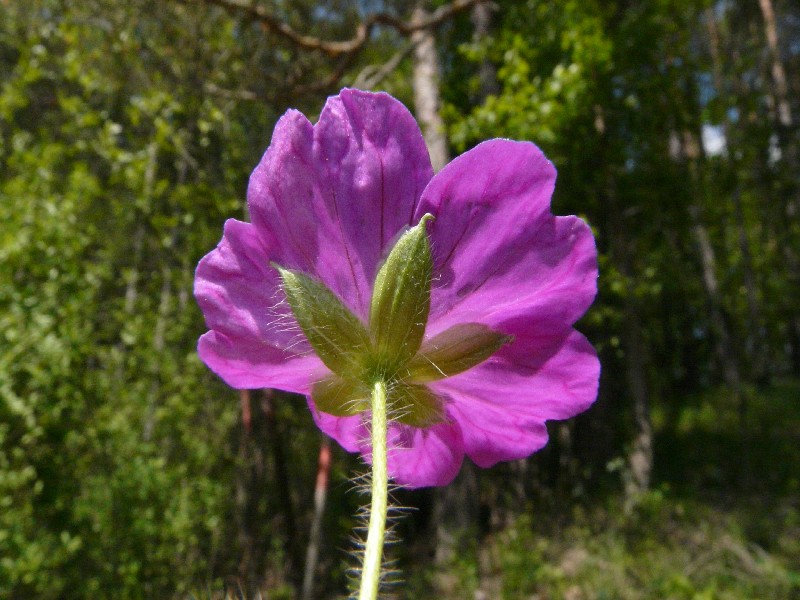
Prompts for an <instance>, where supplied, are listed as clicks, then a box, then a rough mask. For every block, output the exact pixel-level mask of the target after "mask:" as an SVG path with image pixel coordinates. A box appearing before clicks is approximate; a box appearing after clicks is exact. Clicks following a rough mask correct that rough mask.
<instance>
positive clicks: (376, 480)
mask: <svg viewBox="0 0 800 600" xmlns="http://www.w3.org/2000/svg"><path fill="white" fill-rule="evenodd" d="M388 495H389V476H388V474H387V469H386V383H385V382H383V381H377V382H375V385H374V386H373V387H372V506H371V507H370V512H369V529H368V532H367V547H366V548H365V550H364V566H363V569H362V570H361V588H360V591H359V594H358V598H359V600H376V599H377V597H378V588H379V586H380V579H381V566H382V563H383V537H384V533H385V531H386V507H387V497H388Z"/></svg>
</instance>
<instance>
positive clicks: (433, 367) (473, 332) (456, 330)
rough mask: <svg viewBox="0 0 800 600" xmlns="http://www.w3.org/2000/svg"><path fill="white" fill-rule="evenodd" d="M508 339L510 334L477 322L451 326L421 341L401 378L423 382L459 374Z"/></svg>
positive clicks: (485, 357)
mask: <svg viewBox="0 0 800 600" xmlns="http://www.w3.org/2000/svg"><path fill="white" fill-rule="evenodd" d="M512 339H513V336H510V335H505V334H502V333H499V332H497V331H494V330H492V329H490V328H489V327H487V326H486V325H481V324H480V323H461V324H459V325H454V326H453V327H451V328H450V329H447V330H445V331H443V332H442V333H440V334H439V335H437V336H435V337H433V338H431V339H429V340H427V341H426V342H425V343H424V344H422V347H421V348H420V349H419V352H418V353H417V355H416V356H415V357H414V358H413V359H412V360H411V362H409V363H408V365H407V369H408V375H407V376H406V377H405V378H404V379H405V380H406V381H409V382H413V383H426V382H428V381H437V380H439V379H444V378H445V377H449V376H450V375H455V374H457V373H462V372H464V371H466V370H467V369H471V368H472V367H474V366H476V365H479V364H480V363H482V362H483V361H485V360H486V359H487V358H489V357H490V356H491V355H492V354H494V353H495V352H497V351H498V350H499V349H500V348H501V347H502V346H503V345H504V344H507V343H508V342H510V341H511V340H512Z"/></svg>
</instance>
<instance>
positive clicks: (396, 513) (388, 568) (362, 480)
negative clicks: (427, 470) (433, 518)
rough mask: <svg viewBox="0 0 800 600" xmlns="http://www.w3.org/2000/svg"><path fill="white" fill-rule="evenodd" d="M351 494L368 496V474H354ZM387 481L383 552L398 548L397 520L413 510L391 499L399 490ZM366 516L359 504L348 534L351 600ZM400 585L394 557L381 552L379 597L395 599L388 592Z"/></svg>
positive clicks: (365, 508)
mask: <svg viewBox="0 0 800 600" xmlns="http://www.w3.org/2000/svg"><path fill="white" fill-rule="evenodd" d="M350 481H351V484H352V488H351V491H353V492H355V493H357V494H359V495H360V496H369V494H370V491H371V483H372V478H371V474H370V472H369V471H366V472H362V473H359V474H357V475H355V476H354V477H353V478H352V479H351V480H350ZM400 487H401V486H398V485H396V484H394V483H392V482H391V481H390V482H389V490H388V492H389V503H388V507H387V509H388V510H387V517H386V531H385V537H384V549H386V548H391V547H393V546H396V545H398V544H399V543H400V542H401V541H402V540H401V539H400V537H399V536H398V533H397V528H398V526H399V523H400V519H401V518H402V517H403V516H405V515H407V514H409V513H410V512H412V511H414V510H416V509H415V508H414V507H410V506H403V505H401V504H399V503H398V502H397V500H396V498H395V497H394V492H396V491H397V490H398V489H400ZM369 517H370V505H369V504H364V505H362V506H361V507H360V508H359V509H358V511H357V513H356V519H357V524H356V526H355V527H354V528H353V530H352V533H351V535H350V549H349V554H350V555H351V556H352V558H353V561H354V562H353V566H352V567H351V568H349V569H348V570H347V579H348V587H349V588H350V596H348V597H349V598H351V599H355V598H357V597H358V585H359V581H360V579H361V565H362V564H363V560H364V548H365V546H366V534H367V529H368V524H369ZM402 583H403V579H402V572H401V571H400V569H399V568H398V567H397V560H396V559H394V558H387V557H386V553H385V552H384V556H383V561H382V564H381V573H380V591H381V598H392V597H396V596H395V595H394V594H393V593H392V590H393V589H394V588H396V587H398V586H399V585H400V584H402Z"/></svg>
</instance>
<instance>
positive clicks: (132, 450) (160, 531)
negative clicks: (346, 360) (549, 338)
mask: <svg viewBox="0 0 800 600" xmlns="http://www.w3.org/2000/svg"><path fill="white" fill-rule="evenodd" d="M371 15H372V16H371ZM374 15H381V16H377V17H376V16H374ZM293 32H296V34H297V35H295V33H293ZM303 36H305V37H303ZM334 40H339V41H341V40H350V42H349V43H343V44H338V45H337V44H331V43H327V42H330V41H334ZM345 85H349V86H354V87H361V88H365V89H383V90H387V91H389V92H390V93H392V94H394V95H395V96H397V97H398V98H400V99H402V100H403V101H405V102H406V104H407V105H408V106H409V107H410V108H412V110H413V111H414V112H415V113H416V115H417V117H418V119H419V120H420V123H421V126H422V127H423V129H424V131H425V134H426V139H427V141H428V143H429V147H430V149H431V155H432V158H433V160H434V163H435V164H436V165H437V166H441V164H442V163H443V162H445V161H446V160H448V158H449V157H450V156H453V155H455V154H457V153H460V152H462V151H464V150H466V149H468V148H469V147H471V146H473V145H474V144H476V143H477V142H479V141H481V140H483V139H486V138H491V137H510V138H515V139H526V140H532V141H535V142H536V143H537V144H539V145H540V146H541V147H542V148H543V149H544V151H545V152H546V153H547V155H548V156H549V157H550V158H551V159H552V160H553V161H554V163H555V164H556V166H557V167H558V169H559V180H558V185H557V190H556V195H555V199H554V211H555V212H556V213H559V214H569V213H574V214H579V215H581V216H583V217H584V218H585V219H587V221H588V222H589V223H590V224H591V225H592V226H593V228H594V230H595V232H596V235H597V240H598V245H599V249H600V253H601V257H600V266H601V279H600V293H599V296H598V299H597V302H596V304H595V305H594V307H593V308H592V309H591V310H590V312H589V313H588V315H587V316H586V317H585V318H584V319H583V320H582V322H581V323H580V324H579V327H580V329H581V330H582V331H583V332H584V333H586V334H587V335H588V337H589V338H590V339H591V340H592V342H593V343H594V344H595V346H596V347H597V349H598V351H599V352H600V355H601V360H602V364H603V377H602V382H601V392H600V398H599V400H598V402H597V404H596V405H595V406H594V408H592V409H591V410H590V411H589V412H588V413H587V414H585V415H583V416H581V417H580V418H578V419H575V420H573V421H570V422H568V423H561V424H560V423H551V424H550V433H551V443H550V444H549V446H548V447H547V449H546V450H544V451H543V452H540V453H539V454H537V455H535V456H533V457H531V458H530V459H529V460H525V461H520V462H517V463H511V464H505V465H499V466H498V467H496V468H494V469H491V470H487V471H479V470H478V469H475V468H470V467H467V468H465V469H464V471H463V472H462V474H461V475H460V476H459V479H458V480H457V481H456V483H455V484H453V485H452V486H450V487H448V488H445V489H441V490H423V491H416V492H408V491H400V492H398V493H397V499H398V502H400V503H403V504H404V505H406V506H409V507H412V508H413V509H414V510H412V511H411V512H410V513H409V514H408V515H407V516H406V517H405V518H403V519H402V520H400V521H399V522H398V525H397V530H398V534H399V537H400V538H401V539H402V540H403V541H402V543H401V544H398V545H396V546H395V547H394V548H393V549H392V550H390V555H391V556H392V557H393V558H395V559H396V563H395V566H396V568H397V572H398V575H397V579H398V580H402V581H403V584H402V586H400V587H398V588H397V589H396V594H397V595H398V597H415V598H445V599H446V598H476V599H480V598H537V599H546V598H547V599H550V598H565V599H570V600H577V599H582V598H598V599H599V598H693V599H712V598H787V599H788V598H800V499H799V497H800V407H799V406H798V401H800V310H798V292H800V221H799V220H798V210H799V209H800V177H799V176H798V174H799V173H800V149H799V147H798V120H800V101H799V100H798V98H799V97H800V6H798V4H797V3H795V2H791V1H789V0H741V1H738V2H734V1H729V0H717V1H712V0H707V1H700V0H647V1H645V0H641V1H635V0H630V1H620V2H602V1H598V0H563V1H560V2H546V1H544V0H495V1H494V2H493V3H491V4H485V3H480V2H476V1H470V0H455V1H453V2H450V3H447V2H435V1H433V0H431V1H430V2H422V1H420V2H417V3H411V2H395V1H392V0H386V1H382V0H360V1H358V2H355V1H353V2H351V1H345V0H327V1H322V2H312V1H310V0H258V1H257V2H254V3H253V4H250V3H248V2H247V0H182V1H179V0H129V1H126V2H120V1H115V0H80V1H78V2H68V1H66V0H0V596H2V597H7V598H13V599H31V598H41V599H59V598H74V599H81V598H120V599H128V598H131V599H136V598H222V597H225V595H226V594H227V596H228V597H231V598H233V597H240V596H243V595H245V594H246V595H247V596H248V597H250V598H254V597H258V596H257V594H258V593H261V594H262V595H263V597H264V598H300V597H303V598H312V597H313V598H333V597H340V596H341V595H342V594H345V593H346V579H347V569H348V567H349V566H351V565H352V562H353V561H352V559H351V558H350V557H349V556H348V551H349V550H350V549H351V546H350V542H349V538H348V535H349V531H350V529H351V528H352V526H353V525H354V517H353V515H354V514H355V513H356V509H357V507H358V506H359V505H360V503H361V502H362V500H363V499H362V498H361V497H360V496H359V495H358V494H357V493H355V492H354V491H353V490H352V484H351V483H350V482H349V479H350V477H351V476H352V475H353V473H355V472H359V470H360V469H361V467H360V466H359V463H358V460H357V459H356V458H354V457H351V456H348V455H346V454H345V453H344V452H342V451H341V450H340V449H339V448H337V447H333V448H331V450H332V467H331V471H330V482H329V486H328V491H327V498H326V499H327V502H326V505H325V508H324V510H323V511H320V510H317V514H319V515H321V516H320V518H321V521H317V523H318V525H317V526H316V527H314V526H313V523H314V522H315V519H314V514H315V508H314V506H315V504H314V489H315V480H316V478H317V471H318V458H319V456H320V450H321V449H322V451H323V456H324V453H325V452H326V451H327V450H326V449H325V448H326V444H325V442H324V441H323V439H322V436H321V434H320V433H319V432H318V431H317V430H316V429H315V428H314V426H313V424H312V421H311V418H310V415H309V414H308V410H307V408H306V406H305V403H304V402H303V401H302V400H301V399H298V398H295V397H290V396H287V395H285V394H281V393H277V392H269V391H263V390H253V391H251V392H247V393H242V394H240V393H239V392H237V391H234V390H231V389H228V388H226V387H225V386H224V385H223V384H222V383H221V381H219V380H218V379H217V378H216V377H215V376H214V375H212V374H211V373H210V372H209V371H208V370H207V369H206V368H205V366H204V365H202V364H201V363H200V361H199V360H198V358H197V356H196V354H195V344H196V340H197V338H198V336H199V335H200V334H201V333H202V332H203V331H204V330H205V329H204V324H203V320H202V316H201V314H200V312H199V310H198V309H197V307H196V305H195V303H194V300H193V298H192V293H191V289H192V280H193V272H194V267H195V265H196V264H197V261H198V260H199V259H200V257H201V256H202V255H204V254H205V253H206V252H208V251H209V250H210V249H211V248H213V247H214V246H215V244H216V243H217V242H218V240H219V238H220V236H221V232H222V223H223V221H224V220H225V219H226V218H228V217H238V218H244V216H245V213H244V211H245V206H244V198H245V189H246V184H247V179H248V176H249V173H250V171H251V170H252V169H253V167H254V166H255V165H256V163H257V161H258V160H259V158H260V156H261V154H262V153H263V151H264V149H265V148H266V146H267V144H268V143H269V140H270V137H271V132H272V127H273V125H274V123H275V121H276V119H277V118H278V117H279V116H280V115H281V114H282V113H283V112H284V111H285V110H286V109H287V108H289V107H295V108H299V109H301V110H302V111H304V112H305V113H306V114H307V115H309V116H312V117H313V115H315V114H318V113H319V111H320V109H321V108H322V105H323V103H324V99H325V97H326V96H327V95H329V94H333V93H336V92H337V91H338V90H339V89H340V87H342V86H345ZM312 529H314V530H315V531H316V532H317V534H318V536H319V537H315V535H312V533H311V531H312ZM315 539H316V540H317V542H314V540H315ZM309 545H310V547H311V549H312V551H318V561H317V562H316V567H315V568H314V569H313V570H312V571H311V572H310V576H308V577H306V580H307V582H306V584H305V588H304V584H303V580H304V572H305V570H306V568H307V564H308V562H307V558H306V557H307V554H308V550H309ZM311 576H313V577H311ZM308 581H313V584H314V587H313V588H310V587H309V583H308Z"/></svg>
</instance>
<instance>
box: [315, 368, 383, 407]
mask: <svg viewBox="0 0 800 600" xmlns="http://www.w3.org/2000/svg"><path fill="white" fill-rule="evenodd" d="M369 396H370V392H369V390H368V389H367V387H366V386H365V385H363V384H362V383H360V382H358V381H355V380H352V379H343V378H342V377H339V376H338V375H330V376H328V377H326V378H325V379H322V380H321V381H318V382H317V383H315V384H314V386H313V387H312V388H311V399H312V400H314V404H315V405H316V407H317V409H318V410H320V411H322V412H324V413H328V414H330V415H333V416H335V417H349V416H352V415H356V414H358V413H360V412H362V411H364V410H367V409H368V408H369V407H370V405H369Z"/></svg>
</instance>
